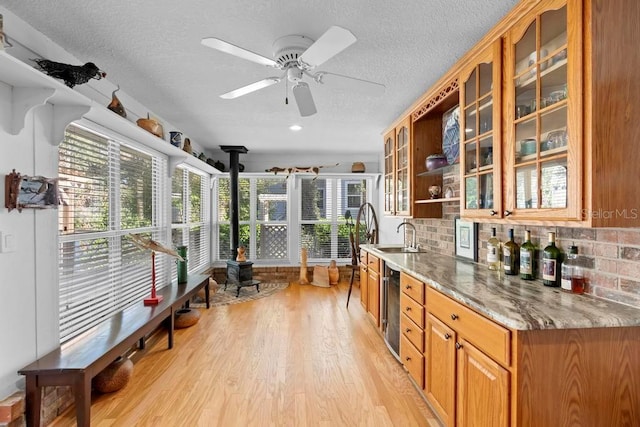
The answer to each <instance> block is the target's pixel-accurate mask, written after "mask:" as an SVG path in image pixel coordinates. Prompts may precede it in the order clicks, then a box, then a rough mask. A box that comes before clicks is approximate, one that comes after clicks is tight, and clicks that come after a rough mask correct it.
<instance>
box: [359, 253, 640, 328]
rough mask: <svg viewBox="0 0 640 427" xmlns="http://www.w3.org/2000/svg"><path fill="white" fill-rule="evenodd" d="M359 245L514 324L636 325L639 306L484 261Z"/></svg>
mask: <svg viewBox="0 0 640 427" xmlns="http://www.w3.org/2000/svg"><path fill="white" fill-rule="evenodd" d="M389 246H401V245H382V244H378V245H360V247H361V248H363V249H365V250H367V251H369V252H371V253H373V254H374V255H375V256H377V257H379V258H381V259H383V260H384V261H386V262H387V263H389V264H391V265H393V266H396V267H399V269H400V271H404V272H405V273H407V274H410V275H411V276H413V277H415V278H417V279H419V280H421V281H423V282H424V283H426V284H428V285H430V286H431V287H433V288H434V289H436V290H438V291H440V292H442V293H443V294H446V295H448V296H450V297H452V298H454V299H455V300H457V301H459V302H462V303H464V304H466V305H467V306H469V307H471V308H472V309H474V310H476V311H477V312H479V313H482V314H484V315H485V316H486V317H488V318H490V319H493V320H495V321H496V322H498V323H501V324H502V325H504V326H507V327H509V328H512V329H516V330H533V329H573V328H600V327H621V326H640V309H637V308H634V307H630V306H626V305H624V304H618V303H615V302H610V301H606V300H603V299H600V298H596V297H593V296H591V295H576V294H571V293H567V292H564V291H561V290H560V288H549V287H545V286H544V285H543V284H542V281H538V280H535V281H526V280H521V279H520V278H519V277H518V276H506V275H505V274H501V275H500V276H499V275H498V272H496V271H491V270H489V269H487V267H486V266H485V265H481V264H477V263H474V262H471V261H465V260H460V259H457V258H454V257H451V256H447V255H442V254H439V253H437V252H429V251H426V252H418V253H390V252H383V251H380V250H378V249H377V248H379V247H389Z"/></svg>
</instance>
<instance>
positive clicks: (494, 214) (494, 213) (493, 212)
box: [489, 209, 498, 216]
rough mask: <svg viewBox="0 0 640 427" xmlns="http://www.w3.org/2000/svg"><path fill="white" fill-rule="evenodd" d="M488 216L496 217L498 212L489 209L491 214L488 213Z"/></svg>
mask: <svg viewBox="0 0 640 427" xmlns="http://www.w3.org/2000/svg"><path fill="white" fill-rule="evenodd" d="M489 215H491V216H496V215H498V212H496V211H494V210H493V209H491V212H489Z"/></svg>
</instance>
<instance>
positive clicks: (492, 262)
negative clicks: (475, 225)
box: [487, 227, 500, 270]
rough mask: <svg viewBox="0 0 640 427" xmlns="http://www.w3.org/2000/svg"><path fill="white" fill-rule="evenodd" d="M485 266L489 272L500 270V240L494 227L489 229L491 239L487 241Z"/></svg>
mask: <svg viewBox="0 0 640 427" xmlns="http://www.w3.org/2000/svg"><path fill="white" fill-rule="evenodd" d="M487 265H488V266H489V270H500V240H498V238H497V237H496V228H495V227H493V228H491V237H490V238H489V240H487Z"/></svg>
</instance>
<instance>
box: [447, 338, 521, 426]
mask: <svg viewBox="0 0 640 427" xmlns="http://www.w3.org/2000/svg"><path fill="white" fill-rule="evenodd" d="M458 347H459V348H458V360H457V382H458V386H457V396H456V399H457V408H456V425H457V426H459V427H465V426H468V427H507V426H508V425H509V372H508V371H507V370H505V369H504V368H503V367H501V366H500V365H498V364H497V363H496V362H494V361H493V360H491V359H490V358H489V357H487V356H485V355H484V354H483V353H482V352H480V351H479V350H478V349H476V348H475V347H473V346H472V345H471V344H470V343H469V342H467V341H464V340H459V344H458Z"/></svg>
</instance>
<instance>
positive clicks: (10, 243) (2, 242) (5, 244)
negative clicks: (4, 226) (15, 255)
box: [0, 232, 16, 253]
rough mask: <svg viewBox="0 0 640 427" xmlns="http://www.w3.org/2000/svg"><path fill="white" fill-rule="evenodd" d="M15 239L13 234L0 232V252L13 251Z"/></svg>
mask: <svg viewBox="0 0 640 427" xmlns="http://www.w3.org/2000/svg"><path fill="white" fill-rule="evenodd" d="M15 250H16V248H15V239H14V237H13V234H7V233H2V232H0V252H2V253H6V252H13V251H15Z"/></svg>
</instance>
